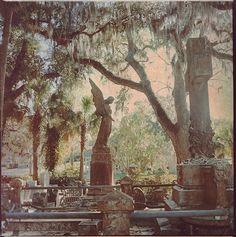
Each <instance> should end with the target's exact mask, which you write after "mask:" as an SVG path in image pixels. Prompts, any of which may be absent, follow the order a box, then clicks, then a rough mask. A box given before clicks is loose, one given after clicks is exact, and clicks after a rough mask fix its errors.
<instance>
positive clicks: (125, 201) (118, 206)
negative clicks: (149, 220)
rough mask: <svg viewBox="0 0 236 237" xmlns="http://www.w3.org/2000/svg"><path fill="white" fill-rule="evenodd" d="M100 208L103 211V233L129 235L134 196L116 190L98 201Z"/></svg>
mask: <svg viewBox="0 0 236 237" xmlns="http://www.w3.org/2000/svg"><path fill="white" fill-rule="evenodd" d="M98 210H100V211H101V212H102V213H103V235H129V228H130V213H131V212H133V211H134V204H133V198H132V197H130V196H129V195H127V194H125V193H123V192H120V191H118V190H114V191H112V192H110V193H108V194H106V195H105V196H103V197H102V198H101V199H100V200H99V201H98Z"/></svg>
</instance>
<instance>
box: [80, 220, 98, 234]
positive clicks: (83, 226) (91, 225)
mask: <svg viewBox="0 0 236 237" xmlns="http://www.w3.org/2000/svg"><path fill="white" fill-rule="evenodd" d="M101 229H102V221H101V220H85V221H81V222H80V223H79V227H78V235H98V234H99V231H101Z"/></svg>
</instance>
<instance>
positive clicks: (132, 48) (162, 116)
mask: <svg viewBox="0 0 236 237" xmlns="http://www.w3.org/2000/svg"><path fill="white" fill-rule="evenodd" d="M126 34H127V39H128V55H127V57H126V61H127V62H128V63H129V64H130V65H131V66H132V67H133V69H134V70H135V71H136V73H137V74H138V76H139V78H140V80H141V83H142V85H143V88H144V94H145V95H146V96H147V99H148V101H149V102H150V104H151V106H152V108H153V110H154V112H155V114H156V117H157V119H158V121H159V123H160V124H161V126H162V128H163V129H164V130H165V131H166V132H167V134H169V136H170V137H172V138H173V136H174V134H175V130H176V126H175V125H174V124H173V123H172V121H171V120H170V118H169V117H168V115H167V114H166V112H165V110H164V109H163V108H162V106H161V104H160V102H159V101H158V99H157V98H156V96H155V94H154V92H153V90H152V87H151V83H150V81H149V80H148V77H147V74H146V72H145V70H144V68H143V67H142V66H141V65H140V63H139V62H137V61H136V60H135V59H134V54H135V52H136V51H137V47H136V45H135V44H134V42H133V39H132V35H131V31H130V29H129V28H128V29H127V30H126Z"/></svg>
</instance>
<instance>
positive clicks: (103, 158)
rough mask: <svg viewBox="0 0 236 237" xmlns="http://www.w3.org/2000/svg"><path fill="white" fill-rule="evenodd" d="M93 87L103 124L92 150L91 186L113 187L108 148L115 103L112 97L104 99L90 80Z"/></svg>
mask: <svg viewBox="0 0 236 237" xmlns="http://www.w3.org/2000/svg"><path fill="white" fill-rule="evenodd" d="M89 82H90V85H91V87H92V90H91V92H92V94H93V102H94V105H95V107H96V112H95V113H96V115H97V116H100V117H101V124H100V128H99V132H98V136H97V140H96V142H95V145H94V147H93V149H92V158H91V163H90V184H91V185H112V160H111V152H110V149H109V147H108V146H107V142H108V138H109V136H110V133H111V128H112V121H114V120H113V119H112V117H111V114H112V111H111V108H110V104H111V103H113V101H114V98H113V97H112V96H110V97H108V98H107V99H104V98H103V94H102V92H101V90H100V89H99V88H98V87H97V85H96V84H95V83H94V82H93V81H92V80H91V79H90V80H89Z"/></svg>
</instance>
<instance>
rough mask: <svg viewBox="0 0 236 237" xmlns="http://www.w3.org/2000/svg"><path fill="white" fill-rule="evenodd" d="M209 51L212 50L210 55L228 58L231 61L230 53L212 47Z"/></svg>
mask: <svg viewBox="0 0 236 237" xmlns="http://www.w3.org/2000/svg"><path fill="white" fill-rule="evenodd" d="M211 52H212V56H214V57H216V58H218V59H224V60H229V61H231V62H233V55H231V54H226V53H221V52H218V51H216V50H215V49H214V48H212V49H211Z"/></svg>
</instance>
